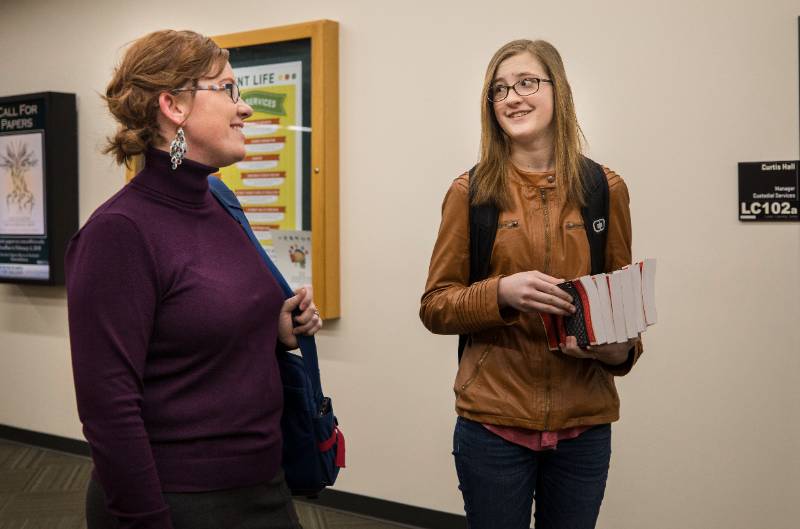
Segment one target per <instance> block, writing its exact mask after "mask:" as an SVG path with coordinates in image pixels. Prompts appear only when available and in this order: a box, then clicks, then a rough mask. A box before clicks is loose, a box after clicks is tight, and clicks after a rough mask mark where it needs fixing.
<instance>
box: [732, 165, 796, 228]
mask: <svg viewBox="0 0 800 529" xmlns="http://www.w3.org/2000/svg"><path fill="white" fill-rule="evenodd" d="M798 168H800V162H798V161H797V160H792V161H781V162H744V163H740V164H739V220H742V221H792V220H794V221H796V220H800V217H798V213H797V212H798V208H800V200H798V185H800V170H799V169H798Z"/></svg>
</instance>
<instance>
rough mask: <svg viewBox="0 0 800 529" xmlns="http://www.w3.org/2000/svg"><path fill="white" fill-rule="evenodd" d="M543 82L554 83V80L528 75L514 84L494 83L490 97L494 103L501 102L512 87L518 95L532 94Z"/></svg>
mask: <svg viewBox="0 0 800 529" xmlns="http://www.w3.org/2000/svg"><path fill="white" fill-rule="evenodd" d="M542 83H550V84H553V81H551V80H550V79H539V78H538V77H526V78H525V79H520V80H519V81H517V82H516V83H514V84H512V85H504V84H502V83H497V84H493V85H492V86H490V87H489V95H488V98H489V101H491V102H492V103H499V102H500V101H502V100H503V99H505V98H507V97H508V91H509V89H512V88H513V89H514V92H516V93H517V95H518V96H530V95H533V94H535V93H536V92H538V91H539V86H540V85H541V84H542Z"/></svg>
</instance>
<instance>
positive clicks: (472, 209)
mask: <svg viewBox="0 0 800 529" xmlns="http://www.w3.org/2000/svg"><path fill="white" fill-rule="evenodd" d="M476 167H477V165H476V166H473V167H472V169H470V170H469V199H468V200H469V284H470V285H471V284H472V283H475V282H477V281H481V280H483V279H486V278H487V277H489V263H490V262H491V259H492V248H493V247H494V239H495V236H496V235H497V222H498V219H499V218H500V211H499V210H498V209H497V206H495V205H494V204H480V205H477V206H475V205H473V204H472V198H473V197H474V196H475V189H474V188H475V185H474V183H473V182H474V176H475V168H476ZM469 339H470V338H469V335H467V334H462V335H460V336H459V337H458V361H459V362H460V361H461V355H462V354H463V353H464V348H465V347H466V346H467V343H468V342H469Z"/></svg>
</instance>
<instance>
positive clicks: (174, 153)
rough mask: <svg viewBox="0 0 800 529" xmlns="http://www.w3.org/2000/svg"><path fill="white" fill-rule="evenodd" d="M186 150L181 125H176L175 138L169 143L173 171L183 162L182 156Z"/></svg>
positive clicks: (187, 148)
mask: <svg viewBox="0 0 800 529" xmlns="http://www.w3.org/2000/svg"><path fill="white" fill-rule="evenodd" d="M188 150H189V147H187V145H186V136H184V134H183V127H178V132H177V133H176V134H175V139H173V140H172V143H170V144H169V159H170V161H171V162H172V170H173V171H174V170H175V169H177V168H178V166H179V165H180V164H181V163H182V162H183V157H184V156H186V151H188Z"/></svg>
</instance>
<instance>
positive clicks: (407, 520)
mask: <svg viewBox="0 0 800 529" xmlns="http://www.w3.org/2000/svg"><path fill="white" fill-rule="evenodd" d="M0 439H6V440H8V441H14V442H17V443H25V444H29V445H32V446H38V447H40V448H47V449H50V450H58V451H59V452H66V453H68V454H74V455H79V456H90V452H89V445H88V444H87V443H86V441H80V440H78V439H70V438H68V437H60V436H58V435H52V434H46V433H40V432H34V431H31V430H25V429H22V428H15V427H13V426H7V425H4V424H0ZM301 501H304V502H306V503H310V504H313V505H319V506H320V507H328V508H330V509H336V510H339V511H347V512H349V513H353V514H360V515H363V516H370V517H372V518H380V519H381V520H386V521H387V522H394V523H399V524H404V525H412V526H414V527H419V528H420V529H465V528H466V527H467V522H466V519H465V518H464V516H459V515H457V514H450V513H446V512H441V511H435V510H433V509H424V508H422V507H414V506H413V505H405V504H403V503H397V502H393V501H388V500H381V499H378V498H370V497H369V496H362V495H360V494H353V493H350V492H343V491H339V490H335V489H327V490H325V491H323V492H322V493H321V494H320V495H319V497H317V498H315V499H313V500H312V499H305V498H303V499H301Z"/></svg>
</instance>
